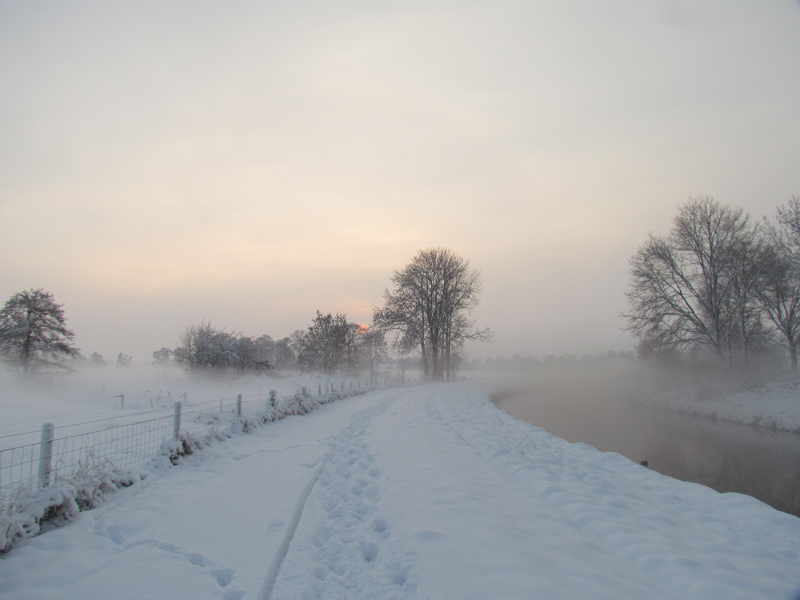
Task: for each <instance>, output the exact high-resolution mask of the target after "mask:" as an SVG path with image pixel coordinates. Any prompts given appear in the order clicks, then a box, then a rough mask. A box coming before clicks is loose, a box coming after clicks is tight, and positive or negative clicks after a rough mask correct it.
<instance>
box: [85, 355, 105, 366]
mask: <svg viewBox="0 0 800 600" xmlns="http://www.w3.org/2000/svg"><path fill="white" fill-rule="evenodd" d="M89 366H90V367H105V366H106V359H105V358H103V355H102V354H100V353H98V352H92V354H91V355H90V356H89Z"/></svg>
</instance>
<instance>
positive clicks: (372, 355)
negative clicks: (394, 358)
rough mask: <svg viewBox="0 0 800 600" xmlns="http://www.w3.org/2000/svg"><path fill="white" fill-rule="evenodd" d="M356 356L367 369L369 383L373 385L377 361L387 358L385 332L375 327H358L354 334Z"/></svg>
mask: <svg viewBox="0 0 800 600" xmlns="http://www.w3.org/2000/svg"><path fill="white" fill-rule="evenodd" d="M356 342H357V344H358V356H359V359H360V360H362V361H363V362H364V363H365V364H366V366H367V368H368V370H369V382H370V385H375V381H376V378H377V367H378V363H379V362H380V361H382V360H386V359H387V358H388V354H387V348H386V334H385V332H383V331H381V330H380V329H378V328H377V327H374V326H372V327H359V328H358V331H357V334H356Z"/></svg>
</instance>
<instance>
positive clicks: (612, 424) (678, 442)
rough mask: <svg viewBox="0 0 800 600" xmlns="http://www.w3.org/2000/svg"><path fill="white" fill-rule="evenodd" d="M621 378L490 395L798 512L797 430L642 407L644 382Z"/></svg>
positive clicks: (570, 437)
mask: <svg viewBox="0 0 800 600" xmlns="http://www.w3.org/2000/svg"><path fill="white" fill-rule="evenodd" d="M623 378H624V376H607V377H597V376H592V375H585V376H584V375H580V374H576V373H569V374H561V375H547V376H541V377H532V378H531V379H529V380H527V381H526V382H524V384H522V382H519V386H517V387H513V389H509V390H507V391H505V392H502V393H500V394H495V395H494V396H493V400H494V401H495V403H496V404H497V406H498V407H499V408H501V409H502V410H504V411H505V412H507V413H509V414H510V415H512V416H513V417H515V418H517V419H520V420H523V421H527V422H528V423H532V424H533V425H536V426H538V427H543V428H545V429H547V430H548V431H549V432H550V433H552V434H553V435H555V436H558V437H560V438H563V439H565V440H567V441H570V442H583V443H586V444H589V445H591V446H594V447H595V448H597V449H598V450H602V451H604V452H617V453H619V454H622V455H623V456H625V457H627V458H629V459H631V460H633V461H635V462H637V463H638V462H640V461H643V460H647V461H648V463H649V467H650V468H651V469H654V470H656V471H658V472H659V473H662V474H664V475H669V476H670V477H675V478H676V479H682V480H684V481H692V482H695V483H701V484H703V485H707V486H709V487H711V488H713V489H715V490H717V491H719V492H739V493H742V494H749V495H750V496H754V497H756V498H758V499H759V500H761V501H762V502H765V503H767V504H769V505H770V506H772V507H774V508H777V509H778V510H781V511H784V512H788V513H790V514H793V515H796V516H800V434H797V433H792V432H786V431H781V430H777V431H776V430H773V429H764V428H760V427H755V426H749V425H740V424H736V423H730V422H727V421H722V420H714V419H710V418H705V417H693V416H689V415H682V414H678V413H674V412H671V411H664V410H656V409H652V408H647V407H644V406H641V405H640V404H637V403H636V402H634V401H633V397H634V396H635V395H636V394H637V393H642V390H644V389H646V386H642V385H638V386H637V385H635V384H632V382H631V381H630V380H623ZM623 384H624V385H623Z"/></svg>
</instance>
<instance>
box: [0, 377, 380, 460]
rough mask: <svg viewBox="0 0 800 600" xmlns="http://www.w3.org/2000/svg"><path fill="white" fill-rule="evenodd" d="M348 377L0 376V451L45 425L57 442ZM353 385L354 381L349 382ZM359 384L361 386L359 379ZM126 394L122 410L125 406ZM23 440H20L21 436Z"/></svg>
mask: <svg viewBox="0 0 800 600" xmlns="http://www.w3.org/2000/svg"><path fill="white" fill-rule="evenodd" d="M350 380H351V379H350V378H341V377H337V378H327V377H302V376H299V375H298V376H289V377H280V378H277V377H265V376H246V377H237V378H231V377H228V378H214V377H189V376H187V375H186V374H185V373H184V372H183V371H182V370H180V369H177V368H171V367H155V366H151V365H139V366H132V367H129V368H125V369H119V368H116V367H106V368H95V369H92V368H84V369H82V370H79V371H75V372H73V373H69V374H67V375H64V376H60V377H55V376H54V378H52V379H50V380H44V381H41V380H32V381H30V382H24V381H23V380H21V379H20V378H19V377H17V376H16V375H15V374H14V373H9V372H0V416H1V417H2V418H0V450H1V449H4V448H9V447H12V446H19V445H22V444H31V443H37V442H38V441H39V439H40V435H41V434H40V432H41V429H42V424H43V423H45V422H52V423H54V424H55V427H56V436H57V437H59V436H62V435H75V434H78V433H84V432H86V431H93V430H96V429H98V428H101V429H102V428H106V427H115V426H118V425H123V424H127V423H134V422H137V421H142V420H145V419H151V418H154V417H158V416H169V415H171V414H172V411H173V405H174V403H175V402H176V401H180V402H184V403H185V408H186V409H187V410H192V409H201V408H210V407H214V406H219V402H220V400H222V401H223V403H224V404H225V405H226V406H230V405H231V403H233V402H235V401H236V396H237V395H238V394H242V395H243V396H244V397H245V399H253V398H267V397H268V394H269V391H270V390H276V391H277V393H279V394H293V393H295V392H297V391H298V390H300V388H301V387H302V386H306V387H308V388H309V389H311V390H312V391H313V393H315V394H316V392H317V390H318V386H320V385H322V386H325V385H327V384H329V383H330V384H333V385H334V386H335V387H336V389H340V387H341V384H342V382H345V384H346V386H348V387H349V382H350ZM352 380H353V381H354V382H355V381H358V380H357V379H352ZM361 383H362V385H364V384H365V380H364V378H361ZM122 395H124V408H123V407H122V404H123V399H122V398H120V396H122ZM19 434H23V435H19Z"/></svg>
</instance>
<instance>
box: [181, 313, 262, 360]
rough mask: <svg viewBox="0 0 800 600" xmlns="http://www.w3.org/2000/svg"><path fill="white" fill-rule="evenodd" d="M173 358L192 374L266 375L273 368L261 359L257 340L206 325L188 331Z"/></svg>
mask: <svg viewBox="0 0 800 600" xmlns="http://www.w3.org/2000/svg"><path fill="white" fill-rule="evenodd" d="M172 356H173V360H174V361H175V362H176V363H178V364H180V365H182V366H183V367H185V368H186V369H188V370H190V371H218V372H223V371H234V372H235V371H256V372H266V371H268V370H270V369H271V368H272V365H271V364H270V363H269V362H268V361H267V360H263V359H262V358H261V356H260V349H259V344H257V343H256V341H255V340H253V339H252V338H250V337H247V336H244V335H242V334H241V333H233V332H228V331H225V330H224V329H216V328H215V327H214V326H213V325H212V324H211V323H206V322H205V321H204V322H202V323H201V324H200V325H190V326H189V327H187V328H186V330H185V331H184V333H183V335H182V336H181V339H180V344H179V345H178V347H177V348H175V350H173V351H172Z"/></svg>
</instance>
